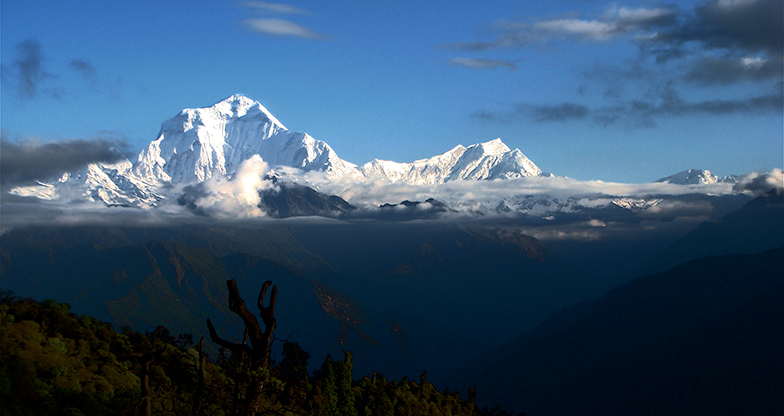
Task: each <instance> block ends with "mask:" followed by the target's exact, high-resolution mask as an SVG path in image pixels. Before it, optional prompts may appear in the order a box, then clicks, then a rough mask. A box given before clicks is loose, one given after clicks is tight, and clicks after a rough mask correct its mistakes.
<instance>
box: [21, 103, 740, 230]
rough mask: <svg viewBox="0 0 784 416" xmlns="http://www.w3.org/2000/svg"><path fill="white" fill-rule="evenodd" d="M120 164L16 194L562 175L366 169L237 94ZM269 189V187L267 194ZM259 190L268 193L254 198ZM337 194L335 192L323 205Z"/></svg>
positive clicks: (518, 169)
mask: <svg viewBox="0 0 784 416" xmlns="http://www.w3.org/2000/svg"><path fill="white" fill-rule="evenodd" d="M254 157H260V159H261V161H263V163H258V162H254V163H251V161H253V160H255V159H254ZM118 159H119V161H118V162H116V163H94V164H89V165H87V166H85V167H84V168H82V169H80V170H78V171H75V172H64V173H63V174H62V175H61V176H59V177H57V178H41V180H40V181H39V182H38V183H37V184H36V185H33V186H24V187H16V188H13V189H11V190H10V193H11V194H13V195H17V196H25V197H36V198H39V199H43V200H57V201H64V202H69V201H77V202H78V201H84V200H92V201H97V202H103V203H104V204H106V205H108V206H125V207H136V208H144V209H152V208H155V207H158V206H160V205H161V204H163V203H165V202H166V201H179V200H180V199H182V197H183V195H184V194H185V193H184V192H183V188H185V187H188V186H194V185H197V184H202V183H203V184H215V183H217V182H221V181H223V182H232V181H233V182H235V183H236V182H240V181H241V180H242V179H240V176H241V174H242V173H243V172H245V173H247V174H248V175H250V176H254V177H255V178H257V179H258V178H264V177H277V178H279V179H280V180H281V181H282V182H289V183H299V184H300V185H301V186H306V187H310V188H312V189H313V190H314V191H318V188H319V186H318V184H313V183H310V182H309V181H308V179H306V178H307V174H308V173H319V174H321V175H322V176H320V178H321V181H322V183H323V181H327V183H332V182H335V181H340V182H341V183H348V184H355V185H356V186H368V185H369V184H373V183H378V181H381V183H387V184H394V183H399V184H408V185H437V184H446V183H455V182H461V181H478V180H491V181H492V180H508V179H518V178H527V177H551V176H553V175H551V174H549V173H545V172H543V171H542V170H541V169H540V168H539V167H537V166H536V164H534V162H532V161H531V160H530V159H528V158H527V157H526V156H525V155H524V154H523V153H522V152H521V151H520V150H519V149H510V148H509V147H508V146H507V145H506V144H504V143H503V142H502V141H501V139H495V140H491V141H488V142H484V143H477V144H473V145H470V146H467V147H466V146H462V145H458V146H456V147H454V148H453V149H451V150H449V151H447V152H445V153H443V154H440V155H437V156H433V157H430V158H426V159H422V160H417V161H414V162H410V163H399V162H393V161H387V160H379V159H374V160H372V161H371V162H368V163H366V164H364V165H362V166H358V165H355V164H353V163H350V162H347V161H345V160H343V159H341V158H340V157H338V155H337V153H336V152H335V151H334V150H333V149H332V147H330V146H329V145H328V144H327V143H325V142H323V141H320V140H316V139H314V138H313V137H311V136H310V135H308V134H307V133H302V132H294V131H290V130H288V129H287V128H286V127H285V126H284V125H283V124H282V123H281V122H280V121H278V119H277V118H275V117H274V116H273V115H272V114H271V113H270V112H269V111H268V110H267V109H266V108H264V107H263V106H262V105H261V104H260V103H259V102H257V101H254V100H252V99H250V98H248V97H245V96H242V95H232V96H230V97H228V98H226V99H225V100H222V101H220V102H218V103H216V104H215V105H213V106H210V107H206V108H193V109H185V110H182V111H181V112H180V113H178V114H177V115H175V116H174V117H172V118H170V119H168V120H166V121H164V122H163V123H162V125H161V129H160V132H159V133H158V137H157V138H156V139H155V140H153V141H151V142H150V144H149V145H148V146H147V147H146V148H145V149H143V150H142V151H141V152H140V153H139V155H138V157H137V158H136V162H131V160H129V159H127V158H126V157H124V156H122V155H118ZM243 169H245V170H243ZM737 180H738V178H737V177H725V178H717V177H715V176H714V175H712V174H711V173H710V172H708V171H703V170H693V169H692V170H687V171H684V172H681V173H678V174H675V175H672V176H669V177H666V178H662V179H660V180H659V182H667V183H671V184H710V183H717V182H733V181H737ZM257 182H258V181H257ZM267 185H269V184H268V183H263V184H261V185H259V187H260V188H262V187H268V186H267ZM257 190H260V189H256V190H253V191H257ZM331 196H333V195H329V194H327V195H324V196H323V198H329V197H331ZM339 196H340V195H339ZM186 199H187V198H186ZM265 199H266V200H269V197H266V198H262V201H260V202H261V203H262V204H263V203H264V200H265ZM423 199H426V198H423ZM589 199H590V198H589ZM599 199H601V198H596V197H594V198H593V199H592V200H589V201H587V205H586V204H585V202H586V200H585V198H582V199H580V198H574V199H573V200H567V199H565V198H560V199H559V198H554V197H549V196H546V195H545V196H543V195H538V196H532V195H527V194H514V195H510V196H509V197H507V198H501V199H498V200H494V201H492V203H490V204H489V205H486V206H484V208H482V209H480V211H481V212H482V213H509V212H518V213H525V214H528V215H540V216H543V215H546V214H548V213H551V212H563V211H566V212H573V211H584V210H585V208H586V207H590V208H595V207H596V206H597V200H599ZM605 199H606V198H605ZM401 200H402V199H401ZM401 200H398V201H384V203H398V202H400V201H401ZM349 202H351V201H349ZM442 202H444V203H446V205H448V207H449V209H451V210H457V211H461V212H467V211H472V212H479V211H477V209H476V208H471V209H467V208H466V207H465V206H476V205H477V203H476V202H481V201H467V202H465V204H464V205H465V206H457V205H456V204H454V203H452V202H450V201H442ZM659 202H660V200H659V199H656V198H653V199H651V200H640V199H639V198H638V199H636V200H633V199H629V198H614V199H612V198H611V199H606V200H604V201H602V202H601V204H600V205H602V207H606V208H616V207H621V208H624V209H629V210H632V211H640V210H644V209H646V208H647V207H651V206H655V205H657V204H658V203H659ZM378 205H381V204H378ZM262 211H265V212H279V211H280V210H279V209H278V208H277V207H271V208H262ZM292 211H293V212H298V211H301V212H303V213H305V212H310V211H311V210H309V209H297V208H295V209H293V210H292ZM277 215H278V216H279V217H280V216H282V215H280V214H277ZM303 215H304V214H303ZM313 215H321V214H320V213H318V212H316V213H315V214H313ZM328 216H332V215H328Z"/></svg>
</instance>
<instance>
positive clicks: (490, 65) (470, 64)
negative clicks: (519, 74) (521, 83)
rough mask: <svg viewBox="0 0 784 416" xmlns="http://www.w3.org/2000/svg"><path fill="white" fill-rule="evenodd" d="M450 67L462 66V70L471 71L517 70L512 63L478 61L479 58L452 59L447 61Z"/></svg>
mask: <svg viewBox="0 0 784 416" xmlns="http://www.w3.org/2000/svg"><path fill="white" fill-rule="evenodd" d="M449 64H450V65H454V66H462V67H464V68H472V69H496V68H509V69H512V70H515V69H517V65H515V63H514V62H512V61H502V60H498V59H479V58H452V59H450V60H449Z"/></svg>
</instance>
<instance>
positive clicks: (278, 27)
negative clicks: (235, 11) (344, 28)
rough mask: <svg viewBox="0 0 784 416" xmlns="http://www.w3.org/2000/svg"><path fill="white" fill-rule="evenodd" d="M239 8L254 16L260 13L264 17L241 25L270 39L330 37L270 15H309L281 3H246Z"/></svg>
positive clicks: (327, 38) (307, 12)
mask: <svg viewBox="0 0 784 416" xmlns="http://www.w3.org/2000/svg"><path fill="white" fill-rule="evenodd" d="M240 6H242V7H245V8H247V9H249V10H250V11H252V12H255V13H256V14H258V13H261V14H262V15H266V16H265V17H253V18H248V19H244V20H242V21H241V24H242V25H243V26H245V27H246V28H248V29H249V30H251V31H253V32H256V33H260V34H262V35H266V36H272V37H295V38H300V39H310V40H329V39H332V37H331V36H329V35H326V34H324V33H320V32H317V31H315V30H312V29H309V28H307V27H305V26H302V25H300V24H298V23H294V22H293V21H291V20H287V19H281V18H278V17H269V16H271V15H310V14H311V13H310V11H308V10H305V9H302V8H299V7H296V6H292V5H288V4H282V3H267V2H263V1H247V2H243V3H240Z"/></svg>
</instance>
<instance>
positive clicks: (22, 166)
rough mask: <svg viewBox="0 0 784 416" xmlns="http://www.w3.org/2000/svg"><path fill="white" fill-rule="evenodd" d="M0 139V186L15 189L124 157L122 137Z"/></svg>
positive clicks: (124, 144) (124, 145)
mask: <svg viewBox="0 0 784 416" xmlns="http://www.w3.org/2000/svg"><path fill="white" fill-rule="evenodd" d="M5 136H6V134H3V137H2V139H0V148H2V152H0V183H2V184H3V186H15V185H22V184H26V183H30V182H31V181H34V180H46V179H51V178H52V177H54V176H58V175H62V174H63V173H65V172H70V171H74V170H78V169H81V168H84V167H85V166H86V165H87V164H89V163H98V162H103V163H110V162H116V161H119V160H121V159H122V158H123V157H124V156H123V155H122V153H121V152H120V150H119V149H124V148H125V147H126V143H125V140H124V139H122V138H111V137H98V138H95V139H92V140H85V139H69V140H63V141H58V142H46V143H41V142H36V141H24V142H17V141H11V140H8V139H7V138H6V137H5Z"/></svg>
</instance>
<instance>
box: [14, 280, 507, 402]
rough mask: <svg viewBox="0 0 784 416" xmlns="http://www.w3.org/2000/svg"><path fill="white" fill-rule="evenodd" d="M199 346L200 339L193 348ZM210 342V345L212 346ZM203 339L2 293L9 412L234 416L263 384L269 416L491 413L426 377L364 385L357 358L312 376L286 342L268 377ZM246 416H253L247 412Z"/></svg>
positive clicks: (378, 378) (302, 356)
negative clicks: (255, 383)
mask: <svg viewBox="0 0 784 416" xmlns="http://www.w3.org/2000/svg"><path fill="white" fill-rule="evenodd" d="M194 341H195V342H194ZM205 342H207V343H209V342H210V341H209V340H207V341H205ZM201 351H202V348H201V346H200V345H199V341H198V340H193V339H192V338H191V337H189V336H187V335H179V336H176V337H175V336H172V334H169V333H168V331H166V330H165V329H163V328H162V327H161V328H159V329H158V330H156V331H155V332H153V333H146V334H142V333H138V332H134V331H132V330H130V329H124V330H123V331H122V333H118V332H115V331H114V329H113V328H112V326H111V325H110V324H107V323H103V322H100V321H98V320H96V319H94V318H91V317H89V316H81V317H78V316H77V315H75V314H72V313H69V306H68V305H67V304H61V303H57V302H54V301H51V300H48V301H44V302H43V303H37V302H34V301H31V300H17V299H14V298H13V297H12V296H9V293H8V292H5V293H4V294H0V415H4V416H5V415H8V416H12V415H71V416H77V415H129V416H130V415H144V414H154V415H232V414H235V410H237V406H238V404H239V403H241V402H242V398H243V397H244V395H245V393H246V392H245V388H246V386H247V383H248V382H247V380H248V379H249V378H252V377H254V376H260V377H262V378H263V379H264V395H263V401H262V406H261V411H260V412H258V413H256V414H269V415H296V414H300V415H325V416H328V415H335V416H337V415H357V416H360V415H393V414H394V415H442V414H449V415H483V414H488V415H489V414H499V413H498V412H487V411H480V410H478V409H477V408H476V406H475V405H474V393H473V390H471V391H470V392H469V394H468V395H464V396H462V399H461V395H460V393H457V392H454V393H450V392H444V393H441V392H439V391H437V390H436V389H435V388H434V387H433V385H432V384H430V383H428V382H427V379H426V375H425V374H423V375H422V376H421V377H420V379H419V380H418V381H416V382H414V381H407V380H405V379H404V380H402V381H391V380H387V379H386V378H385V377H384V376H383V375H380V374H376V373H372V375H370V376H368V377H363V378H361V379H358V380H355V379H353V377H352V363H351V354H350V353H349V352H345V353H344V356H343V359H342V360H333V359H332V358H330V357H327V359H326V360H324V362H323V363H322V365H321V367H320V368H319V369H318V370H317V371H316V372H315V373H314V374H313V375H310V374H309V373H308V370H307V364H308V359H309V355H308V353H307V352H305V351H303V350H302V349H301V348H300V347H299V346H298V345H297V344H293V343H286V344H285V345H284V347H283V351H284V353H283V355H282V357H281V358H280V360H279V361H278V362H276V363H273V365H272V366H271V368H270V369H269V370H267V371H262V372H261V373H259V369H258V368H249V367H248V366H247V362H248V361H247V360H246V359H244V358H242V357H241V356H239V354H236V355H234V356H231V357H229V356H227V355H225V354H221V355H219V356H217V357H206V356H204V355H202V353H201ZM243 414H247V413H243Z"/></svg>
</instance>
